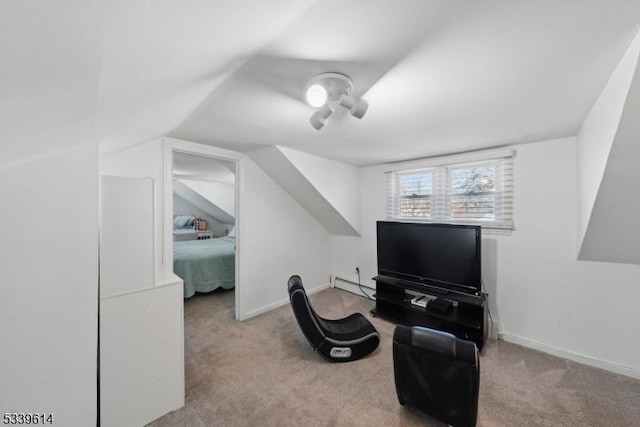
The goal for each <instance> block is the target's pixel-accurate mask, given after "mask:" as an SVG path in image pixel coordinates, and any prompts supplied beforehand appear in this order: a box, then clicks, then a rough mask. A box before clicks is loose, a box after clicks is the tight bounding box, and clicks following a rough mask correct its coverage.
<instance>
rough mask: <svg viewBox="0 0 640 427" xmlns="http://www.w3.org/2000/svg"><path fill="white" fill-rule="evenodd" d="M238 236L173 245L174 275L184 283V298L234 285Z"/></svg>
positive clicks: (229, 287) (179, 242)
mask: <svg viewBox="0 0 640 427" xmlns="http://www.w3.org/2000/svg"><path fill="white" fill-rule="evenodd" d="M235 246H236V239H235V237H228V236H226V237H219V238H214V239H206V240H187V241H175V242H173V272H174V273H175V274H176V275H178V276H179V277H180V278H181V279H182V280H183V281H184V298H190V297H192V296H193V295H194V294H195V293H196V292H211V291H213V290H215V289H218V288H223V289H231V288H233V287H234V286H235Z"/></svg>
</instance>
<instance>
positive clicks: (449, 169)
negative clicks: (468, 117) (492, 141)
mask: <svg viewBox="0 0 640 427" xmlns="http://www.w3.org/2000/svg"><path fill="white" fill-rule="evenodd" d="M477 158H479V159H481V160H476V159H477ZM457 159H462V160H467V161H464V162H460V163H458V162H455V160H457ZM470 159H471V160H472V161H468V160H470ZM424 164H425V167H422V168H421V167H419V166H420V162H412V163H411V164H408V166H410V167H411V169H407V170H404V169H402V165H399V166H396V167H395V169H393V170H390V171H387V219H395V220H405V221H408V220H411V221H415V220H418V221H426V222H448V223H460V224H477V225H482V226H484V227H487V228H502V229H513V152H512V151H511V150H508V151H506V152H505V151H504V150H502V151H501V152H500V153H495V152H492V153H487V154H486V155H485V156H482V155H475V156H471V157H470V156H466V157H465V158H461V157H453V158H440V159H437V161H434V160H433V159H431V160H430V161H425V163H424ZM427 165H428V166H427Z"/></svg>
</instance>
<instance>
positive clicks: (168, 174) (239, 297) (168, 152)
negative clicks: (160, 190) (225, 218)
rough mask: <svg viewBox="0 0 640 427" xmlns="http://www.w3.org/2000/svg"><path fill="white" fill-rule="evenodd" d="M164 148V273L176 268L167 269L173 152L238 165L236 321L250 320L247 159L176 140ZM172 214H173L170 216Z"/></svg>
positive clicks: (170, 246) (170, 256)
mask: <svg viewBox="0 0 640 427" xmlns="http://www.w3.org/2000/svg"><path fill="white" fill-rule="evenodd" d="M162 140H163V144H164V153H163V154H164V159H163V168H164V174H163V175H164V183H163V186H164V209H165V215H164V230H163V235H164V239H163V263H164V264H165V272H166V273H167V274H168V273H170V272H172V270H173V266H172V265H171V266H169V265H166V264H167V262H166V261H167V260H170V259H173V233H172V230H173V225H172V220H173V215H172V213H173V152H174V151H178V152H181V153H187V154H193V155H197V156H205V157H214V158H218V159H222V160H228V161H235V163H236V183H235V188H236V197H235V199H236V207H235V212H236V220H235V226H236V266H235V277H236V287H235V317H236V320H245V319H247V318H248V317H249V314H248V313H244V312H243V309H242V304H243V295H244V292H246V289H245V286H243V284H242V283H243V282H242V278H243V277H245V274H244V271H245V265H244V263H243V259H245V256H244V248H245V244H244V242H245V241H244V235H243V233H242V230H243V227H242V209H243V206H244V171H245V162H246V156H245V155H244V154H242V153H239V152H236V151H231V150H226V149H223V148H218V147H212V146H210V145H203V144H197V143H195V142H189V141H183V140H180V139H175V138H163V139H162ZM167 213H171V214H167Z"/></svg>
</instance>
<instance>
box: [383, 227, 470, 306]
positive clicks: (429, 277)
mask: <svg viewBox="0 0 640 427" xmlns="http://www.w3.org/2000/svg"><path fill="white" fill-rule="evenodd" d="M480 239H481V227H480V226H473V225H452V224H425V223H410V222H390V221H378V223H377V241H378V274H379V275H382V276H390V277H392V278H397V279H402V280H407V281H410V282H413V283H415V284H420V285H424V286H433V287H436V288H441V289H445V290H452V291H456V292H463V293H467V294H474V295H479V294H480V293H481V291H482V288H481V286H482V285H481V280H482V279H481V278H482V276H481V269H480V261H481V259H480Z"/></svg>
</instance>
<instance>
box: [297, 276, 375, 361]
mask: <svg viewBox="0 0 640 427" xmlns="http://www.w3.org/2000/svg"><path fill="white" fill-rule="evenodd" d="M287 285H288V289H289V300H290V301H291V307H292V308H293V313H294V315H295V317H296V319H297V321H298V325H300V329H302V333H303V334H304V335H305V337H307V340H309V343H310V344H311V346H312V347H313V349H314V350H315V351H316V352H318V353H320V355H321V356H322V357H324V358H325V359H327V360H329V361H331V362H349V361H352V360H356V359H360V358H361V357H364V356H366V355H367V354H369V353H371V352H372V351H373V350H375V349H376V347H378V344H379V343H380V334H379V333H378V331H377V330H376V328H374V327H373V325H372V324H371V323H370V322H369V321H368V320H367V319H366V317H364V316H363V315H362V314H360V313H354V314H352V315H350V316H348V317H345V318H344V319H336V320H329V319H323V318H322V317H320V316H318V315H317V314H316V312H315V311H314V309H313V307H311V304H310V303H309V299H308V298H307V293H306V292H305V290H304V287H303V286H302V279H300V276H291V278H290V279H289V282H288V284H287Z"/></svg>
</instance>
